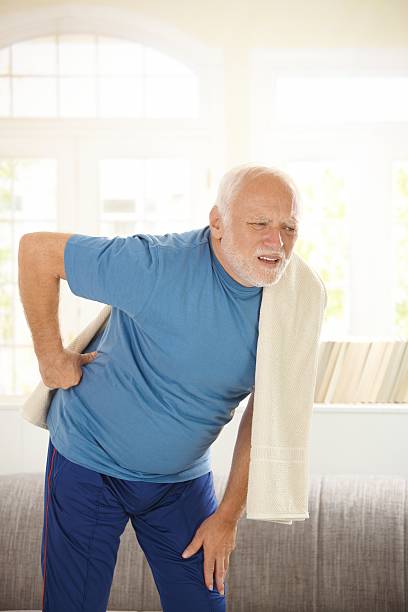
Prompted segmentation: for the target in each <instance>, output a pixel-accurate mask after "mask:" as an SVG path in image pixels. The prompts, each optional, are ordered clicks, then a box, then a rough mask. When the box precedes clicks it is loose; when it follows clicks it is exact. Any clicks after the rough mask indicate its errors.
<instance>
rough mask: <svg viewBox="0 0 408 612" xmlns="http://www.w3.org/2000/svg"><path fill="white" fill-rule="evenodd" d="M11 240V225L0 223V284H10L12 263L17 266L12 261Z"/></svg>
mask: <svg viewBox="0 0 408 612" xmlns="http://www.w3.org/2000/svg"><path fill="white" fill-rule="evenodd" d="M12 238H13V235H12V229H11V224H10V223H8V222H5V221H0V284H2V283H6V282H7V283H9V282H11V280H12V274H13V263H15V265H17V262H13V259H12V256H13V254H12V250H13V247H12Z"/></svg>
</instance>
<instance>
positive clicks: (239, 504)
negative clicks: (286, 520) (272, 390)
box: [218, 393, 253, 521]
mask: <svg viewBox="0 0 408 612" xmlns="http://www.w3.org/2000/svg"><path fill="white" fill-rule="evenodd" d="M252 414H253V393H251V396H250V399H249V401H248V404H247V408H246V409H245V412H244V414H243V416H242V419H241V422H240V424H239V429H238V435H237V439H236V442H235V447H234V454H233V458H232V464H231V470H230V473H229V477H228V482H227V486H226V488H225V493H224V496H223V499H222V501H221V502H220V504H219V507H218V511H219V512H220V513H223V514H224V515H225V516H226V517H227V518H228V519H230V520H233V521H238V520H239V519H240V518H241V515H242V513H243V511H244V509H245V506H246V498H247V491H248V474H249V459H250V450H251V431H252Z"/></svg>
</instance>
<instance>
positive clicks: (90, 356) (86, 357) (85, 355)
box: [81, 351, 98, 363]
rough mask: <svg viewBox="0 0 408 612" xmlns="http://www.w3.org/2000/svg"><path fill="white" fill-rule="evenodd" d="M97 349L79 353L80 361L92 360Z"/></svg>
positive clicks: (87, 361)
mask: <svg viewBox="0 0 408 612" xmlns="http://www.w3.org/2000/svg"><path fill="white" fill-rule="evenodd" d="M97 354H98V353H97V351H93V352H92V353H83V354H81V363H89V362H90V361H93V360H94V359H95V357H96V356H97Z"/></svg>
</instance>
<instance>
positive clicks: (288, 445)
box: [21, 251, 327, 525]
mask: <svg viewBox="0 0 408 612" xmlns="http://www.w3.org/2000/svg"><path fill="white" fill-rule="evenodd" d="M326 303H327V294H326V289H325V286H324V284H323V282H322V280H321V279H320V277H319V275H318V274H317V273H316V272H315V271H314V270H313V269H312V268H311V267H310V266H309V265H308V264H307V263H306V262H305V261H304V260H303V259H302V258H301V257H300V256H299V255H298V254H297V253H295V252H294V251H293V252H292V255H291V258H290V261H289V263H288V265H287V267H286V269H285V271H284V273H283V275H282V278H281V279H280V280H279V281H278V283H276V284H275V285H273V286H271V287H263V289H262V301H261V308H260V314H259V333H258V344H257V353H256V367H255V392H254V408H253V417H252V435H251V454H250V465H249V479H248V495H247V504H246V518H248V519H257V520H264V521H273V522H276V523H285V524H287V525H291V524H292V522H293V521H302V520H305V519H306V518H309V513H308V493H309V435H310V425H311V417H312V412H313V400H314V392H315V384H316V376H317V365H318V364H317V361H318V354H319V337H320V331H321V325H322V321H323V314H324V309H325V307H326ZM110 312H111V306H109V305H106V306H104V307H103V309H102V310H101V311H100V312H99V313H98V315H97V316H96V317H95V318H94V319H93V320H92V321H91V322H90V323H89V324H88V325H87V326H86V327H85V328H84V329H83V330H82V331H81V332H80V333H79V334H78V336H77V337H76V338H75V339H74V340H73V341H72V342H71V343H70V344H69V345H68V348H70V349H71V350H75V351H77V352H79V353H80V352H81V351H82V350H83V349H84V348H85V347H86V346H87V345H88V344H89V343H90V341H91V340H92V339H93V338H94V336H95V335H96V333H97V332H98V331H99V330H101V328H102V326H103V325H106V323H107V319H108V317H109V315H110ZM55 391H56V389H50V388H49V387H47V386H46V385H45V384H44V383H43V382H42V380H40V382H39V383H38V385H37V387H36V388H35V389H34V391H33V392H32V393H31V394H30V395H29V396H28V398H27V399H26V401H25V402H24V404H23V406H22V409H21V414H22V416H23V418H24V419H26V420H27V421H29V422H30V423H32V424H33V425H37V426H38V427H42V428H44V429H48V428H47V423H46V419H47V413H48V409H49V405H50V402H51V399H52V397H53V395H54V393H55Z"/></svg>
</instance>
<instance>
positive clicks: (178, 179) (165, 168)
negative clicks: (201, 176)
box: [146, 159, 191, 222]
mask: <svg viewBox="0 0 408 612" xmlns="http://www.w3.org/2000/svg"><path fill="white" fill-rule="evenodd" d="M190 173H191V164H190V162H189V161H188V160H186V159H148V160H147V162H146V218H147V219H148V220H152V219H157V220H158V219H160V220H161V221H163V222H165V221H166V220H169V221H170V220H176V219H182V218H185V217H187V218H188V217H189V216H190V212H191V211H190V201H191V197H190V189H191V183H190V182H191V174H190Z"/></svg>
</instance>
